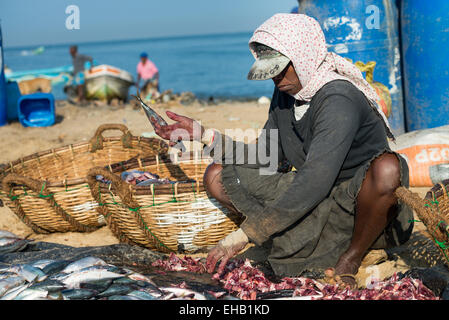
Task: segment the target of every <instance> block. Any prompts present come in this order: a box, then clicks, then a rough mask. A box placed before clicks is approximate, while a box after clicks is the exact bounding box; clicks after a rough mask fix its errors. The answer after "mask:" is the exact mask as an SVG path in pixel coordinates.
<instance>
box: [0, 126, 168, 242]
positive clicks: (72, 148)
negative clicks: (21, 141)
mask: <svg viewBox="0 0 449 320" xmlns="http://www.w3.org/2000/svg"><path fill="white" fill-rule="evenodd" d="M107 130H120V131H122V132H123V134H122V136H116V137H106V138H105V137H103V132H105V131H107ZM167 150H168V145H167V144H166V143H165V142H164V141H162V140H160V139H155V138H143V137H135V136H133V135H131V133H130V132H129V130H128V128H127V127H126V126H124V125H122V124H104V125H101V126H100V127H98V129H97V131H96V133H95V135H94V137H93V138H92V139H91V140H90V141H89V142H84V143H79V144H72V145H69V146H64V147H61V148H57V149H52V150H47V151H43V152H39V153H35V154H32V155H30V156H27V157H24V158H21V159H18V160H16V161H14V162H11V163H9V165H4V166H3V167H2V169H1V172H0V179H1V184H0V185H1V190H0V198H1V200H2V201H3V202H4V203H5V204H6V205H7V206H8V207H10V208H11V209H12V210H13V211H14V213H15V214H16V215H17V216H18V217H19V218H20V219H21V220H22V221H23V222H24V223H26V224H27V225H28V226H29V227H31V228H32V229H33V231H34V232H36V233H50V232H67V231H79V232H86V231H93V230H95V229H97V228H98V227H100V226H103V225H105V221H104V218H103V216H101V215H99V214H98V212H97V211H96V210H95V207H96V206H97V203H96V201H95V200H94V199H93V198H92V194H91V192H90V190H89V186H88V184H87V181H86V175H87V172H88V170H89V169H90V168H92V167H95V166H105V165H108V164H112V163H117V162H120V161H126V160H129V159H130V158H132V157H136V156H138V155H143V156H149V155H153V154H159V153H166V152H167Z"/></svg>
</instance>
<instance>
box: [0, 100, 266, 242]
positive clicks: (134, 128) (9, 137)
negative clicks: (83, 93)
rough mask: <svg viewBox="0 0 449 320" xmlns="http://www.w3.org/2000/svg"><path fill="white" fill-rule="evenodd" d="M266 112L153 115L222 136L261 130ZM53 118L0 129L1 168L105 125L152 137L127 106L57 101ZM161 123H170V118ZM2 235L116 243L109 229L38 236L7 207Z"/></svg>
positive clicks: (229, 107) (197, 106) (230, 106)
mask: <svg viewBox="0 0 449 320" xmlns="http://www.w3.org/2000/svg"><path fill="white" fill-rule="evenodd" d="M268 108H269V105H268V104H265V105H259V104H257V102H226V103H222V104H217V105H207V104H201V103H199V102H196V103H193V104H191V105H188V106H184V105H181V104H179V103H176V102H174V101H172V102H170V103H168V104H159V105H155V110H156V111H157V112H158V113H160V114H161V115H165V111H166V110H171V111H173V112H176V113H178V114H181V115H185V116H188V117H192V118H195V119H197V120H198V121H201V123H202V124H203V126H205V127H209V128H216V129H218V130H221V131H224V130H225V129H233V128H241V129H243V130H246V129H249V128H253V129H258V128H262V127H263V125H264V123H265V121H266V119H267V113H268ZM56 118H57V120H56V122H57V123H56V124H55V125H53V126H51V127H45V128H30V127H28V128H24V127H22V125H21V124H20V123H19V122H14V123H10V124H9V125H6V126H3V127H0V136H1V137H2V142H1V143H0V155H1V156H0V163H8V162H10V161H14V160H16V159H19V158H21V157H24V156H27V155H30V154H33V153H35V152H39V151H44V150H48V149H52V148H57V147H62V146H66V145H69V144H73V143H78V142H84V141H88V140H89V139H90V138H92V136H93V134H94V132H95V130H96V128H97V127H98V126H99V125H101V124H104V123H121V124H124V125H126V126H127V127H128V128H129V130H130V131H131V133H132V134H133V135H136V136H139V135H143V134H144V133H146V134H148V133H151V132H154V131H153V128H152V127H151V125H150V124H149V123H148V120H147V117H146V116H145V114H144V112H143V111H142V109H141V108H140V107H139V108H135V107H134V105H133V104H131V103H128V104H124V105H117V106H109V105H105V104H98V105H94V104H90V105H88V106H85V107H80V106H76V105H73V104H71V103H69V102H66V101H62V100H61V101H58V102H57V107H56ZM165 118H166V119H167V120H168V122H170V119H168V117H166V116H165ZM120 134H121V132H120V131H111V132H106V133H105V136H114V135H120ZM187 147H189V145H188V144H187ZM0 230H8V231H10V232H13V233H15V234H17V235H19V236H23V237H28V238H30V239H35V240H39V241H47V242H55V243H61V244H67V245H71V246H76V247H82V246H96V245H109V244H115V243H118V240H117V238H116V237H115V236H114V235H113V234H112V233H111V231H110V230H109V228H108V227H107V226H106V227H103V228H101V229H99V230H97V231H95V232H92V233H77V232H70V233H53V234H50V235H43V234H36V233H34V232H33V231H32V230H31V229H30V228H29V227H28V226H27V225H25V224H24V223H22V222H21V221H20V220H19V219H18V218H17V216H16V215H15V214H14V213H13V212H12V211H11V210H10V209H9V208H8V207H6V206H4V207H0Z"/></svg>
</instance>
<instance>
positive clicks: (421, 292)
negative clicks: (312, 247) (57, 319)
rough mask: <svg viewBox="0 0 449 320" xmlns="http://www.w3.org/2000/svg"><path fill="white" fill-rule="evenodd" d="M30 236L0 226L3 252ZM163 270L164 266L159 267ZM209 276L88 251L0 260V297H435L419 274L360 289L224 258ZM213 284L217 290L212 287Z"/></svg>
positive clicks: (191, 266) (185, 261)
mask: <svg viewBox="0 0 449 320" xmlns="http://www.w3.org/2000/svg"><path fill="white" fill-rule="evenodd" d="M29 242H31V240H26V239H21V238H19V237H17V236H16V235H14V234H12V233H10V232H7V231H0V257H1V255H2V254H5V253H10V252H17V251H21V250H23V249H24V248H25V247H26V246H27V245H28V243H29ZM152 267H155V268H158V272H157V273H160V274H164V273H165V271H168V272H176V273H179V272H189V273H191V274H201V273H206V267H205V263H204V259H201V258H192V257H188V256H185V257H184V258H180V257H178V256H176V255H175V254H171V255H170V256H169V257H167V258H166V259H158V260H156V261H155V262H153V263H152ZM163 270H165V271H163ZM212 280H213V281H215V282H217V283H218V284H219V285H217V286H215V287H213V290H210V288H212V287H207V286H203V287H201V288H200V289H198V287H195V286H193V283H186V281H182V280H179V277H178V282H180V283H175V284H173V283H170V285H169V286H163V287H161V286H157V285H156V284H155V282H154V281H153V280H152V279H151V278H150V277H149V276H147V275H144V274H141V273H138V272H135V271H133V270H130V269H128V268H124V267H117V266H115V265H112V264H108V263H106V262H105V261H104V260H102V259H100V258H98V257H94V256H88V257H85V258H82V259H78V260H76V261H71V260H50V259H46V260H38V261H33V262H30V263H27V264H12V265H0V300H75V299H76V300H79V299H81V300H88V299H90V300H215V299H221V300H234V299H244V300H255V299H295V300H315V299H316V300H348V299H349V300H438V299H439V298H438V297H436V296H435V295H434V293H433V292H432V291H431V290H430V289H428V288H427V287H425V286H424V285H423V283H422V282H421V280H419V279H414V278H411V277H402V278H400V277H399V276H397V275H396V274H395V275H394V276H393V277H391V278H390V279H388V280H385V281H376V282H373V283H372V284H371V286H369V288H366V289H363V290H350V289H348V288H340V287H339V286H338V285H330V284H325V283H323V282H321V281H319V280H315V279H310V278H305V277H295V278H288V277H285V278H282V279H281V280H280V281H279V282H276V283H275V282H272V281H270V280H269V279H267V277H266V276H265V274H264V273H263V272H262V271H260V270H259V269H257V268H254V267H253V266H252V265H251V263H250V261H249V260H245V261H243V260H241V259H236V260H233V261H231V262H229V263H228V264H227V266H226V268H225V271H224V272H223V273H222V274H214V275H213V276H212ZM217 288H218V290H217Z"/></svg>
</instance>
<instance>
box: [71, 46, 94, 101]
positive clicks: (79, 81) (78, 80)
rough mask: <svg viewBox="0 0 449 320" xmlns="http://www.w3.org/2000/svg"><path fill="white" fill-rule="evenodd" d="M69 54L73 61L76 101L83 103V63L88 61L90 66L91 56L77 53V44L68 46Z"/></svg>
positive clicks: (91, 63) (91, 64)
mask: <svg viewBox="0 0 449 320" xmlns="http://www.w3.org/2000/svg"><path fill="white" fill-rule="evenodd" d="M70 55H71V56H72V62H73V76H74V77H73V83H74V84H75V85H76V90H77V94H78V102H79V103H80V104H81V105H83V104H86V98H85V96H84V64H85V63H86V62H88V61H89V62H90V68H92V66H93V60H92V57H90V56H87V55H84V54H80V53H78V46H71V47H70Z"/></svg>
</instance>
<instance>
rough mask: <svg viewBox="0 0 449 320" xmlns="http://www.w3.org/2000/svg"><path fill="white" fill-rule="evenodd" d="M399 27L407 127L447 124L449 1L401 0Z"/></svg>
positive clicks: (416, 128) (448, 96)
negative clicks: (400, 30) (400, 31)
mask: <svg viewBox="0 0 449 320" xmlns="http://www.w3.org/2000/svg"><path fill="white" fill-rule="evenodd" d="M401 29H402V55H403V60H404V61H403V62H404V67H403V72H404V92H405V107H406V112H405V114H406V122H407V129H408V130H410V131H411V130H419V129H425V128H435V127H439V126H443V125H447V124H449V54H448V53H449V1H448V0H432V1H423V0H404V1H402V8H401Z"/></svg>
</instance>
